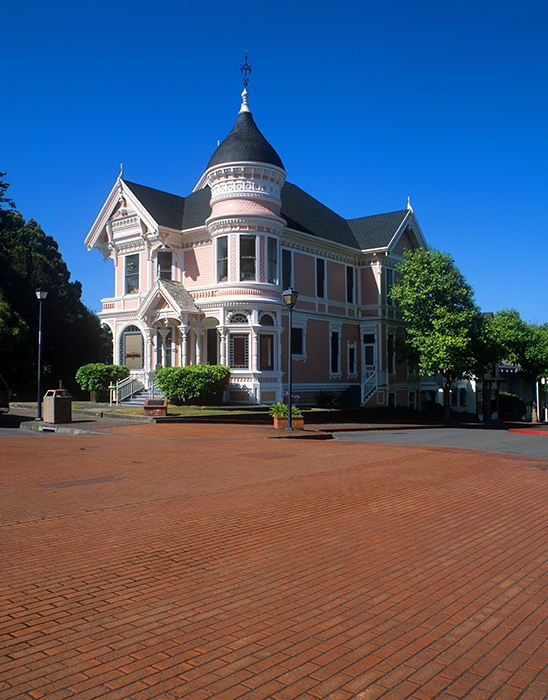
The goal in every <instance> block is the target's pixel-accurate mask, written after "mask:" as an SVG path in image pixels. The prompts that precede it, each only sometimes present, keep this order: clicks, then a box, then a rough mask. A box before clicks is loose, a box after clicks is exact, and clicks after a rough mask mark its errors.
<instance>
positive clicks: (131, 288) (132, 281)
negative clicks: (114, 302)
mask: <svg viewBox="0 0 548 700" xmlns="http://www.w3.org/2000/svg"><path fill="white" fill-rule="evenodd" d="M125 263H126V269H125V276H126V280H125V282H126V283H125V293H126V294H138V293H139V253H135V254H134V255H126V260H125Z"/></svg>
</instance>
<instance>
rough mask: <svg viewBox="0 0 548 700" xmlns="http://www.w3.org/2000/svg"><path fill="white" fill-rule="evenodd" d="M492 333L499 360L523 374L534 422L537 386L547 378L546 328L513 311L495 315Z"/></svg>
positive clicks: (535, 417)
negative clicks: (501, 359)
mask: <svg viewBox="0 0 548 700" xmlns="http://www.w3.org/2000/svg"><path fill="white" fill-rule="evenodd" d="M492 329H493V333H494V336H495V337H496V338H497V342H498V343H499V345H500V346H501V348H502V351H501V356H502V357H503V358H504V359H505V360H506V361H507V362H510V363H512V364H515V365H518V366H519V367H520V368H521V369H522V371H523V372H524V373H525V375H526V377H527V379H528V381H529V382H530V383H531V385H532V390H533V397H535V398H534V400H533V420H535V421H536V419H537V405H536V393H537V391H536V390H537V383H538V381H539V380H540V379H542V378H543V377H548V325H547V324H543V325H540V326H539V325H535V324H532V323H527V321H524V320H523V319H522V318H521V316H520V314H519V311H516V309H502V311H497V313H496V314H495V315H494V317H493V319H492Z"/></svg>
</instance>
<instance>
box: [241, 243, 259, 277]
mask: <svg viewBox="0 0 548 700" xmlns="http://www.w3.org/2000/svg"><path fill="white" fill-rule="evenodd" d="M256 248H257V236H240V281H242V282H243V281H245V280H255V279H257V277H256V275H257V250H256Z"/></svg>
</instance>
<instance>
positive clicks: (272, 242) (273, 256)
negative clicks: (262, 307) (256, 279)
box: [267, 238, 278, 284]
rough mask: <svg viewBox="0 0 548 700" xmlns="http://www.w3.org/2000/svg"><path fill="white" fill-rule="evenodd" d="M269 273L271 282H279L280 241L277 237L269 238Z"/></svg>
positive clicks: (268, 276)
mask: <svg viewBox="0 0 548 700" xmlns="http://www.w3.org/2000/svg"><path fill="white" fill-rule="evenodd" d="M267 273H268V275H267V278H268V281H269V282H270V284H278V241H277V240H276V239H275V238H268V270H267Z"/></svg>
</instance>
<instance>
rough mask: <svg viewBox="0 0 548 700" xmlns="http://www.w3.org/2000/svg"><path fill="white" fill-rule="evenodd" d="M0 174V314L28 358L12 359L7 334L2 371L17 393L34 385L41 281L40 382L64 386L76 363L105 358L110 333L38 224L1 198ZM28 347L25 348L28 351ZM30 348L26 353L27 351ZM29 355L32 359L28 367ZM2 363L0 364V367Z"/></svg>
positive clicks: (0, 181)
mask: <svg viewBox="0 0 548 700" xmlns="http://www.w3.org/2000/svg"><path fill="white" fill-rule="evenodd" d="M4 177H5V173H0V207H1V208H0V269H1V270H2V275H1V276H0V291H1V292H2V300H3V305H2V306H1V307H0V318H1V319H3V320H2V322H3V323H4V326H5V325H6V324H8V325H10V324H12V323H15V324H16V327H18V328H20V329H21V333H24V330H23V329H24V328H25V327H26V329H27V331H26V340H25V345H26V353H23V355H25V354H26V356H27V357H28V358H29V362H26V363H25V364H24V366H23V365H21V363H19V362H15V360H14V358H16V357H18V356H19V350H17V347H18V343H19V342H20V341H19V340H18V338H17V337H16V336H17V335H19V336H20V333H19V334H16V333H14V334H12V335H11V336H10V337H8V339H7V344H6V345H4V344H2V358H1V362H2V368H1V371H2V374H3V375H4V376H5V377H6V379H7V381H8V383H9V384H10V386H11V387H13V388H14V389H15V390H18V391H19V392H20V393H25V392H28V391H30V389H31V388H32V387H33V386H34V384H35V376H36V347H37V340H38V301H37V299H36V294H35V290H36V289H37V288H38V287H39V286H42V287H43V288H44V289H45V290H47V292H48V296H47V299H46V300H45V301H44V302H43V317H42V331H43V332H42V356H43V360H44V380H45V384H44V386H45V387H46V388H47V386H46V385H48V384H49V385H50V386H52V387H56V386H57V385H58V382H59V380H62V381H63V382H64V384H65V386H67V388H69V389H72V388H75V384H74V375H75V373H76V370H77V368H78V367H79V366H81V365H82V364H86V363H88V362H92V361H93V362H97V361H110V353H111V351H112V350H111V349H112V346H111V342H110V332H109V331H108V330H106V329H105V328H103V327H102V325H101V322H100V320H99V318H98V317H97V316H96V314H94V313H93V312H92V311H91V310H89V309H88V308H87V307H86V306H85V305H84V304H83V302H82V301H81V295H82V286H81V284H80V282H77V281H75V282H71V280H70V272H69V270H68V268H67V266H66V264H65V262H64V260H63V258H62V255H61V253H60V252H59V247H58V245H57V242H56V241H55V239H54V238H53V237H52V236H49V235H46V234H45V233H44V231H43V230H42V228H41V227H40V226H39V224H38V223H37V222H36V221H34V220H33V219H30V220H29V221H25V220H24V219H23V217H22V215H21V214H20V213H19V212H18V211H16V209H15V204H14V203H13V201H12V200H11V199H9V198H8V197H7V194H6V193H7V189H8V186H9V183H7V182H6V181H5V179H4ZM29 348H30V350H29ZM29 352H30V356H29ZM30 357H32V364H33V366H30ZM4 365H5V366H4Z"/></svg>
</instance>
